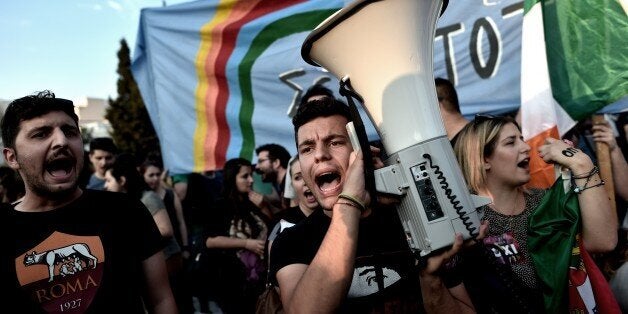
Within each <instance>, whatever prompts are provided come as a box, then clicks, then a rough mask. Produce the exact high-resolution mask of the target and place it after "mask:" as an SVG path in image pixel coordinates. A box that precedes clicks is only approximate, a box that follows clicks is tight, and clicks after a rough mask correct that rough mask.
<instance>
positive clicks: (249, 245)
mask: <svg viewBox="0 0 628 314" xmlns="http://www.w3.org/2000/svg"><path fill="white" fill-rule="evenodd" d="M265 245H266V241H264V240H256V239H246V240H244V248H245V249H247V250H249V251H251V252H253V253H255V254H257V255H259V256H263V255H264V246H265Z"/></svg>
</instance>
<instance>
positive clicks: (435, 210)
mask: <svg viewBox="0 0 628 314" xmlns="http://www.w3.org/2000/svg"><path fill="white" fill-rule="evenodd" d="M426 164H427V163H421V164H419V165H418V166H415V167H412V168H410V172H411V173H412V177H413V179H414V184H415V186H416V189H417V191H418V192H419V196H420V199H421V203H423V209H424V210H425V216H426V217H427V220H428V221H434V220H436V219H438V218H442V217H444V216H445V214H444V213H443V209H442V208H441V207H440V204H439V203H438V197H437V196H436V191H434V186H433V185H432V180H430V176H429V173H428V172H427V168H426Z"/></svg>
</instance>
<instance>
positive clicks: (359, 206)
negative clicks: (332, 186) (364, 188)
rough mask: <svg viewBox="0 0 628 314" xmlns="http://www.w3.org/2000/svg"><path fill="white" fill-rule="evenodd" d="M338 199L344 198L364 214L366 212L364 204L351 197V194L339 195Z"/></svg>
mask: <svg viewBox="0 0 628 314" xmlns="http://www.w3.org/2000/svg"><path fill="white" fill-rule="evenodd" d="M338 198H339V199H340V198H342V199H345V200H347V201H349V202H351V203H353V204H355V205H356V206H355V207H356V208H358V209H359V210H360V211H361V212H364V211H365V210H366V206H365V205H364V203H362V202H361V201H360V200H358V199H357V198H356V197H354V196H351V195H349V194H345V193H340V194H338Z"/></svg>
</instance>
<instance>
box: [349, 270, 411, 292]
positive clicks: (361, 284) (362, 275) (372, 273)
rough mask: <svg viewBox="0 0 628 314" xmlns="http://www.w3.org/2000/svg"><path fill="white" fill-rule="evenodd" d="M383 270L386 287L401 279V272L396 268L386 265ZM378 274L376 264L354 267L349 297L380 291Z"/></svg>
mask: <svg viewBox="0 0 628 314" xmlns="http://www.w3.org/2000/svg"><path fill="white" fill-rule="evenodd" d="M381 271H382V274H381V276H382V279H383V283H384V288H387V287H389V286H391V285H392V284H394V283H396V282H397V281H399V280H400V279H401V276H400V275H399V273H397V271H395V270H394V269H390V268H386V267H384V268H382V269H381ZM377 276H378V274H377V271H376V268H375V267H374V266H364V267H358V268H356V269H354V270H353V278H352V279H351V287H350V288H349V294H348V297H349V298H359V297H363V296H367V295H371V294H374V293H377V292H379V287H378V285H377Z"/></svg>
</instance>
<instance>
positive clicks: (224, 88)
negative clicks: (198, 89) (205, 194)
mask: <svg viewBox="0 0 628 314" xmlns="http://www.w3.org/2000/svg"><path fill="white" fill-rule="evenodd" d="M258 1H259V2H257V3H255V5H254V6H253V7H252V8H246V9H245V10H246V11H245V12H246V13H245V14H243V15H242V16H237V15H235V16H234V17H235V18H234V19H233V20H231V21H228V23H227V24H226V25H225V27H224V28H223V29H222V34H221V36H222V38H221V41H220V43H221V47H220V52H219V53H218V55H217V56H216V60H215V65H214V66H215V74H216V83H217V85H218V94H217V95H216V107H215V108H216V124H217V126H216V127H217V129H218V130H225V132H227V134H228V131H226V130H229V125H228V123H227V118H226V114H225V112H226V108H227V102H228V100H229V84H228V82H227V74H226V67H227V62H228V60H229V57H230V56H231V54H232V53H233V51H234V50H235V45H236V41H237V36H238V33H239V32H240V29H241V28H242V26H244V25H245V24H246V23H248V22H250V21H252V20H255V19H257V18H259V17H261V16H264V15H266V14H269V13H271V12H274V11H279V10H281V9H284V8H286V7H289V6H292V5H295V4H297V3H300V2H303V0H284V1H263V0H258ZM248 5H250V3H248V2H245V1H243V2H239V3H237V4H236V5H235V7H234V10H236V9H238V8H239V7H247V6H248ZM229 140H230V137H229V136H219V137H218V138H217V143H216V149H215V150H214V158H213V159H214V160H215V162H216V166H217V167H219V168H222V166H223V165H224V163H225V161H226V160H225V159H226V156H227V149H228V147H229Z"/></svg>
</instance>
